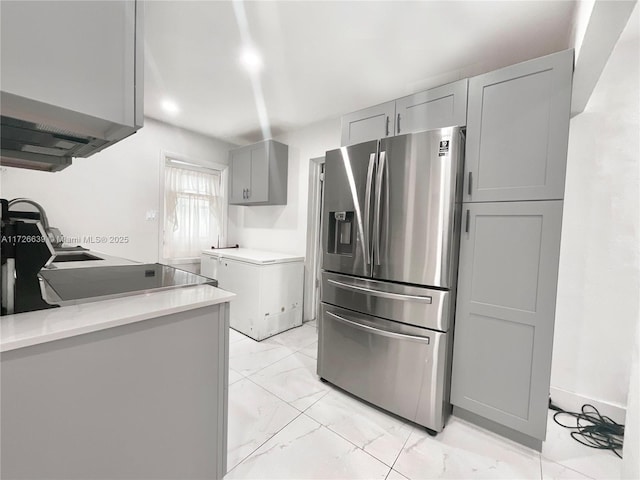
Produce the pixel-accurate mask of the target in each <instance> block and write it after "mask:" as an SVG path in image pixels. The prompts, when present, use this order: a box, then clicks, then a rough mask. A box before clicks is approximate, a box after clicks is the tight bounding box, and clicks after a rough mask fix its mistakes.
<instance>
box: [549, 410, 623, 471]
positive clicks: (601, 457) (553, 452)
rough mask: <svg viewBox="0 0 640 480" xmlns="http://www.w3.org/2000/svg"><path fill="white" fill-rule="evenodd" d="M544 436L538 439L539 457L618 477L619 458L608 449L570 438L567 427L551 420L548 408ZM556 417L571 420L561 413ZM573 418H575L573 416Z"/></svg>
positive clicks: (620, 463) (565, 421) (565, 420)
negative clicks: (540, 445)
mask: <svg viewBox="0 0 640 480" xmlns="http://www.w3.org/2000/svg"><path fill="white" fill-rule="evenodd" d="M548 415H549V420H548V422H547V439H546V440H545V441H544V442H543V443H542V457H543V458H546V459H547V460H552V461H554V462H556V463H559V464H561V465H563V466H565V467H568V468H570V469H572V470H575V471H577V472H580V473H582V474H583V475H586V476H589V477H592V478H598V479H609V478H620V473H621V470H622V460H621V459H620V458H618V457H617V456H616V455H615V454H614V453H613V452H610V451H608V450H596V449H594V448H590V447H587V446H585V445H581V444H580V443H578V442H577V441H576V440H574V439H573V438H571V430H569V429H567V428H562V427H561V426H559V425H557V424H556V423H555V422H554V421H553V412H549V414H548ZM561 417H563V418H560V419H559V420H560V421H562V422H563V423H565V424H567V425H569V424H571V420H570V419H568V418H565V416H564V415H562V416H561ZM573 422H575V420H573Z"/></svg>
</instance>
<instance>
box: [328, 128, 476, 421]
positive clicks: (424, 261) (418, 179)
mask: <svg viewBox="0 0 640 480" xmlns="http://www.w3.org/2000/svg"><path fill="white" fill-rule="evenodd" d="M463 153H464V135H463V132H462V131H461V130H460V128H459V127H448V128H441V129H438V130H432V131H427V132H420V133H414V134H410V135H399V136H396V137H389V138H384V139H381V140H376V141H370V142H365V143H361V144H357V145H352V146H348V147H342V148H340V149H337V150H331V151H328V152H327V153H326V157H325V158H326V160H325V161H326V163H325V174H324V193H323V214H322V216H323V220H322V282H321V300H322V301H321V304H320V312H319V343H318V375H319V376H320V377H321V378H323V379H325V380H327V381H329V382H331V383H333V384H335V385H337V386H338V387H340V388H342V389H344V390H346V391H348V392H350V393H352V394H354V395H356V396H358V397H360V398H362V399H364V400H366V401H368V402H370V403H372V404H375V405H377V406H379V407H381V408H383V409H386V410H388V411H390V412H393V413H395V414H397V415H399V416H401V417H404V418H407V419H409V420H411V421H413V422H415V423H418V424H420V425H423V426H425V427H427V428H428V429H429V430H432V431H434V432H439V431H442V429H443V427H444V422H445V417H446V416H447V415H448V413H449V411H450V405H449V384H450V365H451V348H452V343H453V338H452V335H453V328H452V327H453V314H454V306H455V291H454V290H455V284H456V274H457V259H458V244H459V237H460V232H459V229H460V211H461V203H460V202H461V188H462V162H463Z"/></svg>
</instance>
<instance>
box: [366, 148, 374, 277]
mask: <svg viewBox="0 0 640 480" xmlns="http://www.w3.org/2000/svg"><path fill="white" fill-rule="evenodd" d="M375 163H376V154H375V153H372V154H371V155H369V168H368V170H367V188H366V190H365V200H364V248H365V250H366V252H367V253H366V258H365V262H366V263H367V265H370V264H371V188H372V184H373V168H374V166H375Z"/></svg>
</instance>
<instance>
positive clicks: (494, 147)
mask: <svg viewBox="0 0 640 480" xmlns="http://www.w3.org/2000/svg"><path fill="white" fill-rule="evenodd" d="M572 73H573V51H572V50H568V51H565V52H560V53H556V54H553V55H548V56H546V57H542V58H538V59H535V60H531V61H528V62H524V63H520V64H517V65H512V66H510V67H506V68H502V69H500V70H496V71H494V72H490V73H486V74H484V75H479V76H477V77H473V78H471V79H470V80H469V112H468V119H467V120H468V121H467V148H466V173H467V175H466V176H465V182H466V185H465V199H464V201H467V202H487V201H504V200H508V201H515V200H546V199H549V200H553V199H562V198H563V197H564V180H565V168H566V160H567V143H568V135H569V116H570V109H571V80H572Z"/></svg>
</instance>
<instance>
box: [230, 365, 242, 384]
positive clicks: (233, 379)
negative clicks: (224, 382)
mask: <svg viewBox="0 0 640 480" xmlns="http://www.w3.org/2000/svg"><path fill="white" fill-rule="evenodd" d="M243 378H244V377H243V376H242V375H240V374H239V373H238V372H236V371H235V370H234V369H232V368H230V369H229V385H231V384H233V383H236V382H237V381H238V380H242V379H243Z"/></svg>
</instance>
